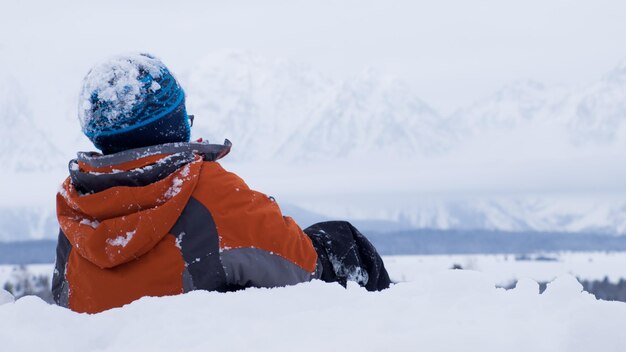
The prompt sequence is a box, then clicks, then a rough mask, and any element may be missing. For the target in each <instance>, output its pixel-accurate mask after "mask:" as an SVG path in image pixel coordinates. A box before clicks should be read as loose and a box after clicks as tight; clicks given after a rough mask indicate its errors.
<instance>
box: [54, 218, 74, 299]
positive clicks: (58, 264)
mask: <svg viewBox="0 0 626 352" xmlns="http://www.w3.org/2000/svg"><path fill="white" fill-rule="evenodd" d="M71 250H72V245H71V244H70V241H68V239H67V237H65V234H64V233H63V231H61V230H59V240H58V242H57V253H56V261H55V264H54V272H53V274H52V297H53V298H54V302H56V304H58V305H60V306H63V307H68V303H69V302H68V299H69V285H68V283H67V277H66V275H65V274H66V272H67V271H66V269H67V261H68V259H69V256H70V252H71Z"/></svg>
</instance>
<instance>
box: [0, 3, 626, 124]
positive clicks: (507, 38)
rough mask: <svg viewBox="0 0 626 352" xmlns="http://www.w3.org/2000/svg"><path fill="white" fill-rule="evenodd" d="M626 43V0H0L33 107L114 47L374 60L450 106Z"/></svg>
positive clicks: (184, 64)
mask: <svg viewBox="0 0 626 352" xmlns="http://www.w3.org/2000/svg"><path fill="white" fill-rule="evenodd" d="M625 43H626V1H621V0H614V1H609V0H593V1H580V0H570V1H566V0H553V1H549V0H525V1H504V0H478V1H466V0H440V1H416V0H384V1H383V0H380V1H367V0H359V1H356V0H354V1H336V0H335V1H331V0H321V1H302V0H289V1H287V0H270V1H262V2H261V1H228V2H222V1H202V2H201V1H178V2H173V1H162V0H157V1H154V0H153V1H147V0H141V1H134V2H133V3H132V4H127V2H126V1H121V0H113V1H106V2H87V1H63V0H61V1H53V2H51V1H42V0H40V1H19V2H17V1H9V0H0V75H2V74H5V75H6V74H9V75H12V76H15V77H17V79H19V80H20V81H21V82H22V84H23V87H24V89H25V90H26V91H27V92H29V94H30V95H31V99H32V101H33V103H34V105H36V106H41V105H42V104H43V105H44V106H45V105H46V104H51V102H46V99H48V100H50V99H58V98H57V97H58V96H59V95H58V94H61V93H63V92H67V91H72V92H74V91H75V92H76V93H72V94H73V95H75V94H77V92H78V89H79V85H80V80H81V79H82V77H83V76H84V75H85V73H86V71H87V70H88V68H89V66H91V65H92V64H93V63H95V62H97V61H99V60H101V59H103V58H105V57H107V56H109V55H112V54H116V53H119V52H125V51H138V50H145V51H150V52H153V53H155V54H156V55H158V56H160V57H161V58H163V59H164V61H165V62H166V63H167V64H168V65H169V66H170V67H172V69H173V70H174V72H181V71H184V70H187V69H189V67H191V65H192V64H193V62H194V61H195V60H196V59H197V58H198V56H200V55H202V54H203V53H206V52H208V51H211V50H214V49H220V48H235V49H249V50H251V51H253V52H257V53H259V54H261V55H267V56H275V57H284V58H289V59H294V60H297V61H300V62H304V63H307V64H310V65H311V66H313V67H314V68H317V69H319V70H321V71H324V72H327V73H330V74H334V75H339V76H343V75H349V74H352V73H355V72H358V71H360V70H363V69H365V68H368V67H373V68H375V69H378V70H379V71H382V72H385V73H389V74H392V75H397V76H401V77H404V78H405V79H406V80H407V81H409V82H410V83H411V84H412V86H413V87H414V89H415V92H416V93H417V95H418V96H420V97H421V98H422V99H423V100H424V101H426V102H427V103H429V104H431V105H432V106H433V107H434V108H435V109H437V110H439V111H441V112H443V113H448V112H450V111H452V110H454V109H455V108H457V107H460V106H462V105H465V104H468V103H470V102H472V101H473V100H475V99H477V98H480V97H482V96H485V95H488V94H490V93H492V92H493V91H495V90H497V89H499V88H500V87H501V86H503V85H505V84H508V83H510V82H512V81H514V80H518V79H528V78H530V79H536V80H539V81H543V82H546V83H548V84H568V85H569V84H577V83H584V82H588V81H591V80H594V79H596V78H598V77H599V76H601V75H602V74H603V73H604V72H606V71H608V70H610V69H611V68H612V67H613V66H615V65H616V64H617V63H618V62H619V61H621V60H623V59H626V45H625ZM52 97H55V98H52ZM44 102H46V103H44ZM61 105H63V104H61ZM72 111H73V110H72ZM37 113H41V111H37ZM57 113H58V112H57Z"/></svg>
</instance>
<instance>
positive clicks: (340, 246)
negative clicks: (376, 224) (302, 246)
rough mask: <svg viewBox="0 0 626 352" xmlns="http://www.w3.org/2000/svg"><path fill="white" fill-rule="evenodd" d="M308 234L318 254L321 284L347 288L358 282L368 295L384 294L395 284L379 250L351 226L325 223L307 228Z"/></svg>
mask: <svg viewBox="0 0 626 352" xmlns="http://www.w3.org/2000/svg"><path fill="white" fill-rule="evenodd" d="M304 233H306V234H307V235H308V236H309V238H311V241H312V242H313V247H315V250H316V252H317V257H318V262H319V263H320V265H321V266H322V275H321V277H320V279H321V280H323V281H326V282H338V283H340V284H341V285H343V286H344V287H345V286H346V285H347V282H348V281H355V282H357V283H358V284H359V285H361V286H362V287H365V288H366V289H367V290H368V291H380V290H384V289H386V288H388V287H389V285H390V284H391V280H390V279H389V274H388V273H387V270H386V269H385V265H384V263H383V260H382V258H381V257H380V255H379V254H378V252H377V251H376V248H374V246H373V245H372V244H371V243H370V241H368V240H367V238H365V236H363V234H361V233H360V232H359V230H357V229H356V228H355V227H354V226H352V224H350V223H349V222H346V221H327V222H321V223H317V224H315V225H312V226H310V227H308V228H306V229H305V230H304Z"/></svg>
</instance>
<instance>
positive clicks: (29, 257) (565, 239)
mask: <svg viewBox="0 0 626 352" xmlns="http://www.w3.org/2000/svg"><path fill="white" fill-rule="evenodd" d="M364 232H365V234H366V235H367V237H368V238H369V239H370V241H371V242H372V243H373V244H374V245H375V246H376V248H377V249H378V250H379V252H380V253H381V254H383V255H398V254H407V255H409V254H523V253H535V252H559V251H572V252H587V251H626V236H609V235H598V234H576V233H558V232H556V233H545V232H503V231H487V230H427V229H425V230H410V231H398V232H391V233H381V232H373V231H364ZM55 246H56V243H55V241H52V240H36V241H22V242H0V264H43V263H53V262H54V257H55Z"/></svg>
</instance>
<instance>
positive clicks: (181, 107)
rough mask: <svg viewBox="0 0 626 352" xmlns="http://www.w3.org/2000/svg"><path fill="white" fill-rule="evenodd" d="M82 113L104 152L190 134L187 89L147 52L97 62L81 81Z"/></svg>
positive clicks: (183, 139) (85, 130)
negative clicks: (186, 104)
mask: <svg viewBox="0 0 626 352" xmlns="http://www.w3.org/2000/svg"><path fill="white" fill-rule="evenodd" d="M78 115H79V119H80V122H81V126H82V130H83V133H84V134H85V135H86V136H87V137H88V138H89V139H90V140H91V141H92V142H93V144H94V145H95V146H96V148H98V149H100V150H101V151H102V152H103V153H104V154H112V153H117V152H119V151H123V150H127V149H133V148H139V147H145V146H149V145H157V144H163V143H170V142H188V141H189V138H190V130H191V127H190V124H189V117H188V116H187V111H186V109H185V92H184V91H183V89H182V88H181V87H180V85H179V84H178V82H177V81H176V79H175V78H174V76H173V75H172V74H171V73H170V71H169V70H168V69H167V67H165V65H164V64H163V63H162V62H161V61H160V60H159V59H157V58H155V57H154V56H152V55H149V54H131V55H125V56H117V57H114V58H111V59H110V60H107V61H105V62H103V63H101V64H98V65H96V66H94V67H93V68H92V69H91V70H90V71H89V73H88V74H87V76H86V77H85V79H84V81H83V88H82V91H81V95H80V102H79V109H78Z"/></svg>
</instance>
